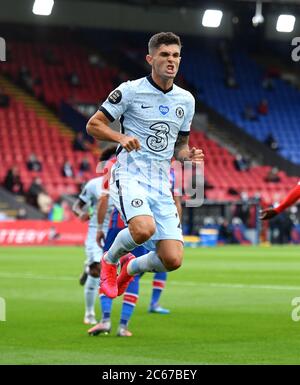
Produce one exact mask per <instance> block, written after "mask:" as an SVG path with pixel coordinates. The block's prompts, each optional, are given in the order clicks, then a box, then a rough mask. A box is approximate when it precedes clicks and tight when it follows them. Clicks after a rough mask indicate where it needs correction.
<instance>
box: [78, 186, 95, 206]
mask: <svg viewBox="0 0 300 385" xmlns="http://www.w3.org/2000/svg"><path fill="white" fill-rule="evenodd" d="M92 193H93V192H92V186H91V183H90V182H88V183H87V184H86V185H85V186H84V188H83V189H82V191H81V193H80V195H79V199H81V200H82V201H83V202H85V203H87V204H90V202H91V200H92Z"/></svg>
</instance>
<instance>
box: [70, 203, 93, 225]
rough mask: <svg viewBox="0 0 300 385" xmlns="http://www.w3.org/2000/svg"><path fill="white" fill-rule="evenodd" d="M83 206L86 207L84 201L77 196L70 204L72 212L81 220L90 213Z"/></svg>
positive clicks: (88, 216)
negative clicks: (71, 204)
mask: <svg viewBox="0 0 300 385" xmlns="http://www.w3.org/2000/svg"><path fill="white" fill-rule="evenodd" d="M84 207H86V202H84V201H83V200H82V199H80V198H77V199H76V201H75V202H74V204H73V206H72V211H73V213H74V214H75V215H76V216H77V217H78V218H79V219H80V220H81V221H83V222H85V221H87V220H89V219H90V215H89V213H88V212H87V211H86V210H85V209H84Z"/></svg>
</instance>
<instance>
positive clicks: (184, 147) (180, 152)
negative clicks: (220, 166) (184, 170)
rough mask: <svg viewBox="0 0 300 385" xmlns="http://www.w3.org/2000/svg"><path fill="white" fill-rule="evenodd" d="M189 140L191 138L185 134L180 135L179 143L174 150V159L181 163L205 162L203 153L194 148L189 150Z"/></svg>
mask: <svg viewBox="0 0 300 385" xmlns="http://www.w3.org/2000/svg"><path fill="white" fill-rule="evenodd" d="M189 138H190V136H189V135H188V134H187V133H186V132H184V133H180V132H179V134H178V138H177V141H176V143H175V148H174V157H175V159H176V160H179V161H180V162H184V161H192V162H195V163H197V162H201V161H203V160H204V154H203V151H202V150H200V149H197V148H195V147H193V148H192V149H190V148H189Z"/></svg>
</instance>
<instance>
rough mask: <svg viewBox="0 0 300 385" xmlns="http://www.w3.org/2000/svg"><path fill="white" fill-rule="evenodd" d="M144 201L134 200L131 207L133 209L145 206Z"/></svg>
mask: <svg viewBox="0 0 300 385" xmlns="http://www.w3.org/2000/svg"><path fill="white" fill-rule="evenodd" d="M143 203H144V202H143V201H142V200H141V199H133V200H132V201H131V206H133V207H141V206H142V205H143Z"/></svg>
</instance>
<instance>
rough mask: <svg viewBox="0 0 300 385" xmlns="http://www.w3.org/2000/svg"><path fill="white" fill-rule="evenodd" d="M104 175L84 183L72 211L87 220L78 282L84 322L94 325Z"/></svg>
mask: <svg viewBox="0 0 300 385" xmlns="http://www.w3.org/2000/svg"><path fill="white" fill-rule="evenodd" d="M115 151H116V147H115V146H112V147H109V148H107V149H106V150H104V151H103V152H102V155H101V157H100V161H105V160H107V159H109V158H110V157H111V156H112V154H114V152H115ZM103 179H104V176H99V177H97V178H93V179H91V180H90V181H88V182H87V183H86V185H85V186H84V188H83V190H82V191H81V193H80V195H79V196H78V198H77V199H76V201H75V202H74V205H73V208H72V210H73V212H74V213H75V214H76V215H77V216H78V217H79V218H80V220H82V221H89V227H88V233H87V237H86V240H85V254H86V258H87V259H86V261H85V267H84V273H83V274H82V276H81V278H80V283H81V284H84V298H85V315H84V321H83V322H84V323H85V324H86V325H95V324H96V323H97V321H96V318H95V309H94V304H95V298H96V296H97V292H98V286H99V275H100V259H101V257H102V254H103V251H102V249H101V248H100V247H99V246H98V244H97V242H96V234H97V203H98V200H99V198H100V196H101V195H102V186H103ZM108 224H109V220H108V219H106V220H105V221H104V228H106V229H108Z"/></svg>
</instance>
